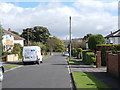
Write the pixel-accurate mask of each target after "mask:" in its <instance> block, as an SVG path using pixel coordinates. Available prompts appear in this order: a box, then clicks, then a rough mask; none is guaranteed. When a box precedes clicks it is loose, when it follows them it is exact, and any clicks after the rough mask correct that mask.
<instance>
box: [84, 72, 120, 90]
mask: <svg viewBox="0 0 120 90" xmlns="http://www.w3.org/2000/svg"><path fill="white" fill-rule="evenodd" d="M84 73H85V74H86V75H87V76H88V77H89V78H90V79H91V80H92V81H93V82H95V84H96V86H99V84H100V83H98V82H97V80H96V79H95V78H94V77H92V76H91V75H90V74H89V73H91V74H93V76H95V77H96V78H97V79H98V80H100V81H102V82H103V83H104V84H106V85H107V86H108V88H102V87H98V90H101V89H109V90H112V89H114V90H118V89H120V86H119V81H118V79H117V78H115V77H112V76H111V75H110V74H108V73H107V72H84ZM88 85H92V83H88Z"/></svg>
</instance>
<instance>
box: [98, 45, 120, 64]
mask: <svg viewBox="0 0 120 90" xmlns="http://www.w3.org/2000/svg"><path fill="white" fill-rule="evenodd" d="M97 51H101V53H102V57H101V58H102V66H106V51H112V52H113V53H117V51H120V44H119V45H117V44H102V45H97Z"/></svg>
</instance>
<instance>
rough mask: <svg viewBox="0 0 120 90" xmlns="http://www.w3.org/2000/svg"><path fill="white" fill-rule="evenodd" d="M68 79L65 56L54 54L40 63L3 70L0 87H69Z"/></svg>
mask: <svg viewBox="0 0 120 90" xmlns="http://www.w3.org/2000/svg"><path fill="white" fill-rule="evenodd" d="M70 80H71V79H70V75H69V72H68V68H67V62H66V61H65V58H64V57H62V56H60V55H56V56H53V57H51V58H48V59H45V60H43V63H42V64H40V65H37V64H33V65H25V66H22V67H20V68H17V69H15V70H12V71H8V72H5V73H4V81H3V82H2V88H71V83H70ZM3 90H4V89H3Z"/></svg>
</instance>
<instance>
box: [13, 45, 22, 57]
mask: <svg viewBox="0 0 120 90" xmlns="http://www.w3.org/2000/svg"><path fill="white" fill-rule="evenodd" d="M22 51H23V47H22V46H21V45H20V44H18V43H15V44H14V47H13V50H12V54H18V56H19V58H20V59H21V58H22Z"/></svg>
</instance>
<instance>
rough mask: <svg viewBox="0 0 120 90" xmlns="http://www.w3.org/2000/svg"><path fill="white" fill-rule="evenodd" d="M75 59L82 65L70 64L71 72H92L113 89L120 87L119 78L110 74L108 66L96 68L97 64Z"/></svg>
mask: <svg viewBox="0 0 120 90" xmlns="http://www.w3.org/2000/svg"><path fill="white" fill-rule="evenodd" d="M75 61H76V62H78V63H79V64H80V65H70V69H71V72H88V73H92V74H93V75H94V76H95V77H96V78H98V79H99V80H101V81H102V82H104V83H105V84H107V85H108V86H109V87H110V88H112V89H113V90H116V89H118V88H120V86H119V82H118V79H117V78H115V77H113V76H111V75H110V74H108V73H107V68H106V67H99V68H96V66H95V65H86V64H84V63H83V62H82V60H80V59H79V60H77V59H75ZM119 90H120V89H119Z"/></svg>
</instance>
